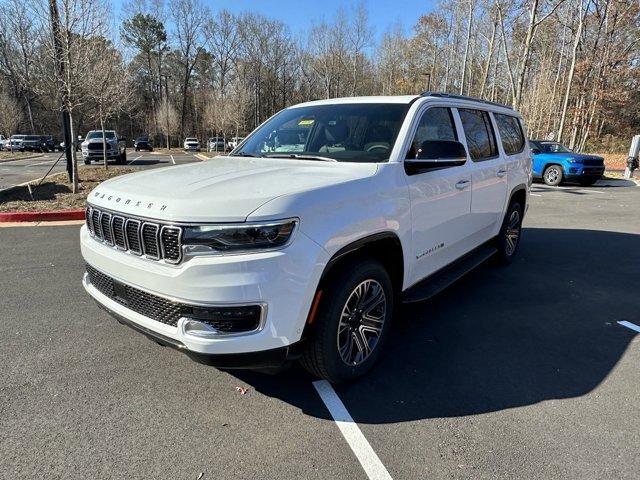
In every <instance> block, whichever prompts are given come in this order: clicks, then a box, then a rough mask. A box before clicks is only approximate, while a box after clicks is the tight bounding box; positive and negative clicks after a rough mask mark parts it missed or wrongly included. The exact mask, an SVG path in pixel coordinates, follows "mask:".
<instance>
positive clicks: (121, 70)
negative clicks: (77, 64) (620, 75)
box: [87, 41, 132, 170]
mask: <svg viewBox="0 0 640 480" xmlns="http://www.w3.org/2000/svg"><path fill="white" fill-rule="evenodd" d="M94 53H95V55H96V59H95V61H93V62H92V63H91V65H88V66H87V68H90V69H91V70H92V71H93V75H92V76H91V77H90V78H91V80H92V83H91V85H89V88H88V96H89V98H90V100H91V102H92V104H93V107H94V110H93V118H95V119H96V120H97V121H98V123H99V124H100V129H101V130H102V148H103V149H102V151H103V162H104V168H105V170H106V169H107V139H106V135H105V122H106V121H107V120H109V119H111V118H112V117H113V116H114V115H115V114H116V113H118V112H120V111H122V110H123V109H124V108H125V107H126V106H127V105H128V104H129V101H130V99H131V96H132V91H131V88H130V83H129V79H128V75H127V70H126V68H125V66H124V64H123V62H122V56H121V55H120V52H119V51H118V50H116V49H115V48H114V47H113V46H112V45H111V44H110V42H106V41H103V42H99V43H98V44H97V45H96V48H95V49H94Z"/></svg>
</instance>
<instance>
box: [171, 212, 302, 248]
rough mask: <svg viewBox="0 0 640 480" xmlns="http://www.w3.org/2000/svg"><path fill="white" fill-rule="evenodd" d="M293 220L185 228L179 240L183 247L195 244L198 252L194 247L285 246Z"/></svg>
mask: <svg viewBox="0 0 640 480" xmlns="http://www.w3.org/2000/svg"><path fill="white" fill-rule="evenodd" d="M297 223H298V221H297V220H293V219H287V220H279V221H274V222H269V223H260V224H257V223H254V224H251V223H244V224H243V223H239V224H233V225H201V226H197V227H185V228H184V231H183V237H182V243H183V245H185V246H186V247H187V248H189V247H196V248H195V249H194V250H196V251H200V252H202V251H203V250H202V249H201V248H197V247H204V248H205V249H206V248H207V247H208V248H209V249H211V250H212V251H217V252H220V253H223V252H243V251H244V252H247V251H249V252H251V251H256V250H272V249H276V248H281V247H283V246H285V245H287V243H288V242H289V240H290V239H291V236H292V235H293V231H294V230H295V227H296V224H297ZM205 251H206V250H205Z"/></svg>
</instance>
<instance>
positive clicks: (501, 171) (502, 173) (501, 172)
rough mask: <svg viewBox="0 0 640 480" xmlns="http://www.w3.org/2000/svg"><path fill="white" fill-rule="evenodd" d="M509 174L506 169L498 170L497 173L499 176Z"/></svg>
mask: <svg viewBox="0 0 640 480" xmlns="http://www.w3.org/2000/svg"><path fill="white" fill-rule="evenodd" d="M506 174H507V171H506V170H498V173H496V175H498V176H499V177H501V178H502V177H504V176H505V175H506Z"/></svg>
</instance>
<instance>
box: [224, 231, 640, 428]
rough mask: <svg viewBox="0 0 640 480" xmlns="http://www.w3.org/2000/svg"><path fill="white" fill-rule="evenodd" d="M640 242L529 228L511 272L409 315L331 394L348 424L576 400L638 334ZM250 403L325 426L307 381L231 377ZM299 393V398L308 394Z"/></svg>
mask: <svg viewBox="0 0 640 480" xmlns="http://www.w3.org/2000/svg"><path fill="white" fill-rule="evenodd" d="M639 244H640V236H639V235H633V234H625V233H615V232H606V231H594V230H571V229H542V228H526V229H525V230H524V233H523V240H522V243H521V246H520V248H521V250H520V252H519V256H518V258H517V259H516V260H515V261H514V263H513V264H512V265H511V266H509V267H498V266H494V265H491V264H489V265H484V266H482V267H480V268H479V269H477V270H476V271H475V272H473V273H471V274H470V275H467V277H465V278H464V279H462V280H461V281H459V282H457V283H456V284H455V285H453V286H451V287H450V288H448V289H447V290H446V291H444V292H443V293H441V294H440V295H438V296H437V297H435V298H433V299H432V300H430V301H428V302H424V303H421V304H416V305H414V306H411V307H405V308H403V309H402V310H401V312H400V315H399V318H398V319H397V320H398V321H397V322H396V325H395V328H394V330H393V332H392V335H391V337H390V338H389V341H388V343H387V345H386V351H385V353H384V355H383V356H382V357H381V358H380V360H379V363H378V364H377V365H376V367H375V368H374V369H373V370H372V371H371V372H370V373H369V374H368V375H367V376H365V377H364V378H363V379H361V380H360V381H358V382H355V383H352V384H349V385H344V386H339V387H337V388H336V390H337V392H338V393H339V395H340V397H341V398H342V400H343V402H344V403H345V405H346V406H347V408H348V410H349V412H350V413H351V415H352V416H353V418H354V420H355V421H356V422H359V423H372V424H377V423H393V422H404V421H412V420H419V419H425V418H436V417H455V416H463V415H475V414H480V413H487V412H493V411H498V410H503V409H508V408H514V407H520V406H525V405H531V404H535V403H538V402H542V401H545V400H550V399H563V398H573V397H578V396H581V395H584V394H586V393H588V392H590V391H591V390H593V389H594V388H596V387H597V386H598V385H599V384H600V382H602V381H603V380H604V379H605V378H606V377H607V375H608V374H609V372H611V370H612V369H613V368H614V367H615V365H616V363H617V362H618V360H619V359H620V358H621V356H622V355H623V354H624V352H625V350H626V348H627V346H628V345H629V343H630V342H631V340H632V339H633V337H634V335H635V334H634V333H633V332H632V331H631V330H628V329H625V328H623V327H621V326H619V325H618V324H617V323H616V322H617V321H618V320H628V321H631V322H634V323H640V311H639V310H638V308H637V305H638V281H639V280H640V267H639V266H640V248H638V246H639ZM230 373H232V374H233V375H235V376H236V377H238V378H239V379H241V380H242V381H244V382H246V383H248V384H249V385H251V386H252V387H253V388H255V389H256V390H257V391H259V392H261V393H263V394H265V395H268V396H271V397H275V398H278V399H280V400H282V401H284V402H287V403H289V404H292V405H295V406H297V407H298V408H300V409H301V410H303V411H304V412H305V413H307V414H309V415H312V416H317V417H320V418H329V417H328V412H327V411H326V410H325V408H324V407H323V406H322V404H321V402H320V401H319V399H318V398H317V397H316V396H315V394H314V393H315V392H313V389H312V388H309V387H308V385H309V382H310V381H311V380H313V379H312V378H311V377H310V376H307V375H306V374H304V373H302V372H301V371H300V370H299V369H297V368H294V369H292V370H290V371H289V372H286V373H284V374H281V375H280V376H279V377H274V376H266V375H261V374H259V373H256V372H243V371H231V372H230ZM305 385H307V386H305Z"/></svg>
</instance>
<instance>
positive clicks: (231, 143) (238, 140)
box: [228, 137, 244, 150]
mask: <svg viewBox="0 0 640 480" xmlns="http://www.w3.org/2000/svg"><path fill="white" fill-rule="evenodd" d="M243 140H244V137H231V140H229V144H228V147H229V150H233V149H234V148H236V147H237V146H238V145H240V143H241V142H242V141H243Z"/></svg>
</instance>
